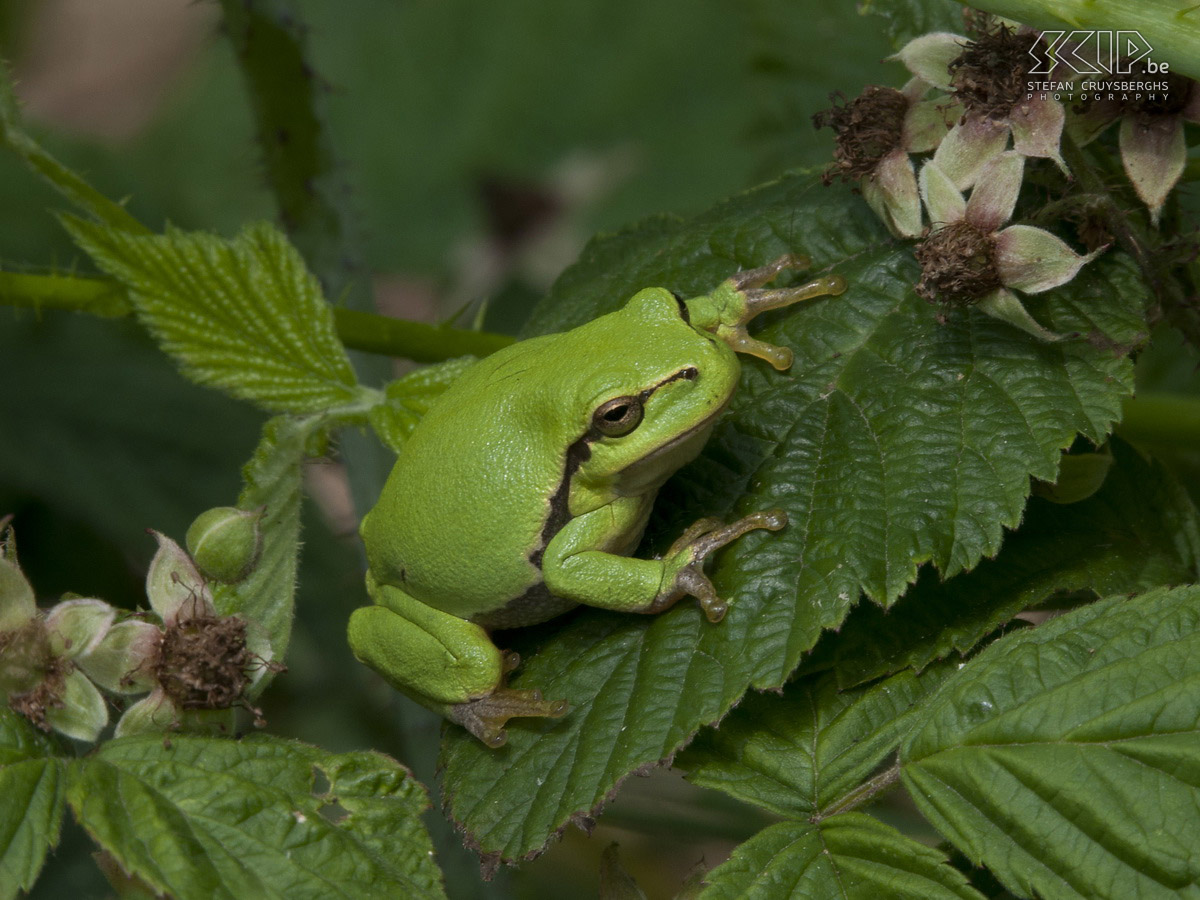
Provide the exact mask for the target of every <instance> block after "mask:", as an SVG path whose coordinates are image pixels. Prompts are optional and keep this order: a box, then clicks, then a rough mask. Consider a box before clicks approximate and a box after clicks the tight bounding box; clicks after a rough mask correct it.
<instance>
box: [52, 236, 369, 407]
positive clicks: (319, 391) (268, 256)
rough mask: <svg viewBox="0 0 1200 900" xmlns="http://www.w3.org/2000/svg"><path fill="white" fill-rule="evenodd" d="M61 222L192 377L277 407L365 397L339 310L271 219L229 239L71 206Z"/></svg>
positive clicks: (337, 402) (332, 404) (343, 402)
mask: <svg viewBox="0 0 1200 900" xmlns="http://www.w3.org/2000/svg"><path fill="white" fill-rule="evenodd" d="M63 222H64V224H65V225H66V227H67V230H68V231H70V232H71V236H72V237H73V238H74V239H75V242H76V243H77V244H79V246H80V247H82V248H83V249H84V250H85V251H87V253H88V255H90V256H91V257H92V259H93V260H94V261H95V262H96V265H98V266H99V267H100V268H101V269H103V270H104V271H105V272H107V273H108V274H110V275H112V276H113V277H114V278H116V279H117V280H118V281H119V282H121V283H122V284H123V285H124V286H125V287H126V288H127V289H128V291H129V295H130V297H131V299H132V300H133V302H134V305H135V306H136V307H137V310H138V316H139V318H140V319H141V321H142V323H143V324H144V325H145V326H146V327H147V328H148V329H149V330H150V332H151V334H153V335H154V337H155V339H156V340H157V341H158V342H159V344H161V345H162V347H163V349H164V350H166V352H167V353H169V354H171V356H173V357H174V358H175V359H176V360H177V361H178V362H179V364H180V366H181V367H182V369H183V371H184V374H186V375H187V376H188V377H189V378H190V379H192V380H193V381H195V382H197V383H199V384H204V385H210V386H213V387H217V388H220V389H221V390H224V391H226V392H227V393H229V394H232V395H233V396H234V397H238V398H240V399H243V400H249V401H251V402H252V403H256V404H257V405H258V406H260V407H262V408H263V409H266V410H269V411H272V412H297V413H304V412H314V411H317V410H321V409H327V408H330V407H335V406H344V405H347V404H352V403H354V402H355V401H356V400H358V399H359V397H360V394H361V390H360V388H359V387H358V384H357V381H356V379H355V376H354V370H353V368H351V365H350V361H349V359H348V358H347V356H346V351H345V349H344V348H343V347H342V344H341V342H340V341H339V340H338V338H337V335H336V332H335V330H334V324H333V312H332V310H331V309H330V307H329V305H328V304H327V303H326V302H325V299H324V297H323V296H322V294H321V288H320V286H319V285H318V284H317V280H316V279H315V278H314V277H313V276H312V274H311V273H310V272H309V271H308V269H307V268H306V267H305V265H304V261H303V260H302V259H301V258H300V255H299V254H298V253H297V252H296V249H295V248H294V247H293V246H292V245H291V244H290V243H288V241H287V238H285V237H284V236H283V235H282V234H281V233H280V232H279V231H278V230H277V229H276V228H275V227H274V226H272V225H269V224H266V223H259V224H256V225H250V226H247V227H246V228H245V229H243V230H242V232H241V233H240V234H239V235H238V236H237V237H236V238H234V239H233V240H231V241H227V240H223V239H221V238H219V237H217V236H216V235H211V234H204V233H201V232H185V231H180V230H178V229H173V228H168V230H167V233H166V234H162V235H139V234H132V233H130V232H128V231H122V230H120V229H117V228H113V227H111V226H105V225H98V224H95V223H93V222H87V221H84V220H82V219H78V218H74V217H72V216H64V217H63Z"/></svg>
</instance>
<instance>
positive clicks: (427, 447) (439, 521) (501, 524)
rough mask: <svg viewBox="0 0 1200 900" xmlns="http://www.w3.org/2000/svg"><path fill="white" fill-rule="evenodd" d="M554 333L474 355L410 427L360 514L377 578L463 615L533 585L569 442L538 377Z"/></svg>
mask: <svg viewBox="0 0 1200 900" xmlns="http://www.w3.org/2000/svg"><path fill="white" fill-rule="evenodd" d="M553 339H554V336H550V337H547V338H540V339H535V340H531V341H524V342H522V343H520V344H515V345H513V346H511V347H509V348H507V349H505V350H503V351H500V352H499V353H496V354H494V355H493V356H490V357H487V358H486V359H484V360H481V361H480V362H479V363H477V364H476V365H475V366H473V367H471V368H470V369H468V370H467V372H465V373H464V374H463V376H462V377H461V378H460V379H459V380H458V381H457V382H456V383H455V384H454V385H452V386H451V387H450V388H449V389H448V390H447V391H446V392H445V393H444V394H443V395H442V396H441V397H440V398H439V399H438V401H437V403H435V404H434V406H433V407H432V408H431V409H430V410H429V412H428V413H427V414H426V416H425V418H424V419H423V420H422V422H421V423H420V425H419V426H418V427H417V428H416V429H415V430H414V431H413V433H412V435H411V436H410V438H409V439H408V441H407V442H406V443H405V445H404V447H403V449H402V451H401V453H400V456H399V458H398V459H397V461H396V465H395V467H394V468H393V469H392V473H391V475H390V476H389V478H388V481H387V484H386V485H385V487H384V490H383V494H382V495H381V497H380V499H379V502H378V503H377V504H376V506H375V508H374V509H373V510H371V512H370V513H369V514H368V515H367V517H366V518H365V519H364V520H363V524H362V535H363V539H364V541H365V543H366V547H367V555H368V560H369V564H370V566H371V571H372V573H373V574H374V575H375V577H376V578H378V579H380V580H382V581H384V582H387V583H390V584H394V585H395V586H397V587H399V588H401V589H402V590H404V591H405V592H406V593H409V594H411V595H412V596H413V597H416V598H417V599H419V600H421V601H422V602H424V603H427V604H429V605H430V606H435V607H437V608H439V609H443V610H445V611H447V612H450V613H453V614H454V615H458V616H462V617H463V618H469V617H472V616H476V615H480V614H482V613H486V612H489V611H492V610H494V609H496V608H498V607H500V606H503V605H504V604H505V603H506V602H508V601H509V600H511V599H513V598H516V597H519V596H521V595H522V594H524V593H525V592H526V591H528V590H529V589H530V588H531V587H534V586H536V585H538V584H539V583H540V582H541V570H540V568H539V566H538V565H537V564H536V561H537V559H540V556H539V555H538V551H539V549H540V548H541V547H542V546H543V545H544V540H543V531H544V529H545V528H546V523H547V519H548V517H549V512H550V501H551V499H552V498H553V497H554V495H555V493H556V492H557V491H558V489H559V486H560V485H561V483H562V481H563V477H564V467H565V465H566V459H565V457H566V447H567V445H568V444H569V443H571V442H572V441H573V438H570V437H569V435H568V436H560V435H557V434H554V433H552V431H553V429H556V428H558V429H561V428H564V427H565V428H568V429H569V428H570V427H571V426H570V425H569V424H567V425H564V424H563V423H562V421H561V417H560V416H559V415H556V414H555V410H554V409H553V408H552V407H553V402H554V398H553V391H548V390H547V389H546V386H545V385H544V384H543V383H542V382H544V381H545V378H544V376H543V375H542V373H543V372H544V371H545V369H544V362H543V361H542V360H541V359H540V357H541V356H542V355H543V354H544V353H545V351H546V350H547V349H549V348H548V347H547V344H548V342H551V341H553ZM555 448H559V449H558V450H556V449H555ZM531 556H533V557H534V559H532V560H531Z"/></svg>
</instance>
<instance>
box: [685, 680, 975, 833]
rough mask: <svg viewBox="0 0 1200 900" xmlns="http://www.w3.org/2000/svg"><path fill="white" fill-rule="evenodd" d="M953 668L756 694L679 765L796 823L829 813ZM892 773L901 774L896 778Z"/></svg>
mask: <svg viewBox="0 0 1200 900" xmlns="http://www.w3.org/2000/svg"><path fill="white" fill-rule="evenodd" d="M951 671H952V670H951V669H950V668H948V667H946V666H941V667H936V668H931V669H928V670H926V671H925V672H922V673H921V674H920V675H919V676H918V675H916V674H915V673H913V672H901V673H900V674H898V675H895V676H893V677H891V678H888V679H887V680H885V681H882V682H880V683H879V684H873V685H871V686H870V687H866V688H861V689H859V690H855V691H843V692H840V693H839V691H838V686H837V682H836V681H835V680H834V679H833V678H832V677H830V676H824V677H820V676H813V677H809V678H803V679H800V680H798V681H794V682H791V683H789V684H788V685H787V686H786V687H785V689H784V692H783V695H782V696H776V695H773V694H755V695H753V696H751V697H747V698H746V699H745V700H743V701H742V703H741V704H740V705H739V706H738V708H737V709H735V710H734V711H733V712H731V713H730V714H729V715H728V716H726V717H725V719H723V720H722V722H721V725H720V727H719V728H714V729H705V730H704V731H702V732H701V733H700V735H699V736H698V737H697V738H696V740H695V742H694V743H692V745H691V746H690V747H688V748H687V749H686V750H684V751H683V753H681V754H680V755H679V756H678V757H677V758H676V759H675V765H676V766H678V767H679V768H682V769H684V770H686V771H687V773H688V774H687V779H688V781H690V782H692V783H693V784H698V785H700V786H701V787H707V788H715V789H717V790H720V791H724V792H725V793H727V794H729V795H731V796H733V797H736V798H738V799H739V800H745V801H746V802H748V803H754V804H757V805H758V806H761V807H763V808H764V809H769V810H771V811H772V812H775V813H778V814H779V815H781V816H790V817H793V818H798V819H808V818H811V817H813V816H818V815H821V814H828V813H829V812H830V807H831V806H834V805H836V804H837V803H838V801H840V800H842V799H844V798H845V797H846V795H847V794H849V793H851V792H852V791H854V789H856V788H858V787H859V786H860V785H861V784H862V783H863V782H864V781H865V780H866V778H867V777H868V776H869V775H870V774H871V773H872V772H873V771H874V770H875V769H876V768H878V767H879V765H880V764H881V763H883V762H884V761H885V760H886V759H887V757H888V756H889V755H890V754H892V753H894V752H895V749H896V747H898V746H899V744H900V740H901V738H903V737H904V735H905V734H907V732H908V730H909V729H910V728H912V727H913V724H914V721H915V719H916V715H915V713H916V710H917V709H918V708H919V707H920V705H921V704H922V703H923V702H924V701H925V699H926V698H927V697H928V696H929V695H930V694H931V693H932V692H933V691H934V690H936V689H937V687H938V686H939V685H940V684H941V683H942V681H943V680H945V677H946V676H947V675H948V674H950V672H951ZM893 774H894V773H893Z"/></svg>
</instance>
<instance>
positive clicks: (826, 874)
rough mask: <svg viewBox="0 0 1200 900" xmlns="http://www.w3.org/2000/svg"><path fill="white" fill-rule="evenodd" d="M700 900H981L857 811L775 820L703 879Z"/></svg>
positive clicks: (922, 851)
mask: <svg viewBox="0 0 1200 900" xmlns="http://www.w3.org/2000/svg"><path fill="white" fill-rule="evenodd" d="M704 880H705V883H706V884H708V888H707V889H706V890H705V891H704V892H703V893H701V894H700V897H701V900H734V898H737V900H791V898H794V900H807V898H810V897H820V898H821V900H879V898H883V897H886V898H887V900H950V898H957V900H982V896H983V895H981V894H980V893H979V892H977V891H976V890H975V889H974V888H972V887H971V886H970V885H969V884H968V883H967V879H966V876H964V875H963V874H962V873H961V872H959V871H958V870H957V869H955V868H953V867H952V866H950V865H948V864H947V863H946V857H945V856H944V855H943V854H942V853H941V852H939V851H938V850H935V849H934V848H933V847H927V846H925V845H924V844H919V843H917V842H916V841H914V840H913V839H912V838H909V837H905V836H904V835H902V834H901V833H900V832H899V831H897V830H896V829H894V828H892V827H891V826H890V825H885V824H883V823H882V822H880V821H878V820H877V819H873V818H871V817H870V816H868V815H864V814H863V813H857V812H849V813H842V814H841V815H837V816H832V817H830V818H828V819H824V820H822V821H820V822H817V823H811V822H780V823H779V824H777V825H772V826H770V827H769V828H765V829H763V830H762V831H760V832H759V833H758V834H756V835H755V836H754V837H752V838H751V839H750V840H748V841H746V843H744V844H742V845H741V846H739V847H738V848H737V849H735V850H734V851H733V855H732V856H731V857H730V858H729V860H728V861H727V862H725V863H723V864H721V865H719V866H717V868H715V869H713V870H712V871H711V872H709V873H708V875H706V876H705V879H704Z"/></svg>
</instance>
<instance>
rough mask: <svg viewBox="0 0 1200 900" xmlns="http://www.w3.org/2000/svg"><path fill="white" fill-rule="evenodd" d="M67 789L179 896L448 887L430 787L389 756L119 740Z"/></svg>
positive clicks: (276, 745) (87, 762)
mask: <svg viewBox="0 0 1200 900" xmlns="http://www.w3.org/2000/svg"><path fill="white" fill-rule="evenodd" d="M67 799H68V802H69V803H70V805H71V809H72V810H73V812H74V813H75V816H76V817H77V818H78V820H79V823H80V824H81V825H82V826H83V827H84V828H85V829H86V830H87V831H88V833H89V834H91V835H92V837H93V838H95V840H96V841H97V842H98V843H99V844H100V846H101V847H103V848H104V849H105V850H107V851H108V852H109V853H110V854H111V855H112V856H113V858H114V859H115V860H116V862H117V863H118V864H119V865H120V866H121V868H122V869H123V870H124V871H125V872H127V873H129V874H131V875H135V876H137V877H138V878H140V879H141V880H142V881H144V882H145V883H146V884H147V885H149V886H150V887H152V888H153V889H154V890H155V891H158V892H160V893H165V894H170V895H172V896H175V897H179V898H181V900H190V898H198V897H222V898H237V897H250V896H263V897H283V896H287V897H314V898H316V897H328V896H330V891H331V890H334V891H336V892H338V893H339V894H342V895H343V896H362V897H392V896H403V897H414V898H427V897H429V898H432V897H441V896H444V895H443V892H442V889H441V875H440V873H439V872H438V870H437V867H436V866H435V865H434V863H433V859H432V852H431V847H430V845H429V838H428V835H427V834H426V832H425V828H424V826H423V825H421V823H420V819H419V818H418V816H419V814H420V813H421V811H422V810H423V809H425V807H426V806H427V805H428V804H427V800H426V795H425V790H424V788H422V787H421V786H420V785H419V784H417V783H416V782H415V781H414V780H413V779H412V778H411V776H410V775H409V773H408V772H407V770H405V769H404V768H403V767H402V766H400V765H399V764H397V763H396V762H394V761H393V760H391V759H388V758H387V757H386V756H383V755H381V754H376V753H346V754H340V755H339V754H332V753H327V752H324V751H322V750H318V749H316V748H314V747H309V746H307V745H305V744H300V743H297V742H294V741H284V740H280V739H277V738H247V739H244V740H241V741H231V740H226V739H214V738H202V737H188V736H180V737H174V738H172V739H170V740H169V741H166V740H164V739H163V738H162V737H161V736H146V737H134V738H122V739H120V740H115V741H110V742H108V743H106V744H105V745H104V746H103V747H101V748H100V750H99V751H97V752H96V753H95V754H93V755H92V756H89V757H88V758H86V759H83V760H80V761H78V762H77V763H76V764H75V765H74V768H73V772H72V775H71V779H70V786H69V788H68V790H67ZM351 886H358V887H354V888H351Z"/></svg>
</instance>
